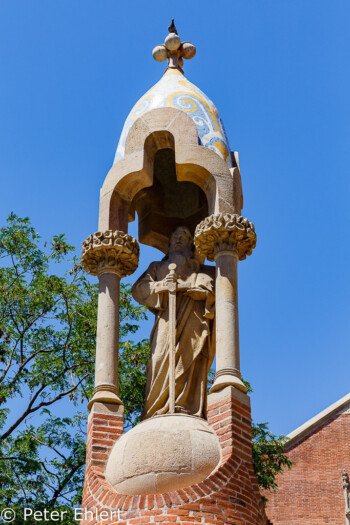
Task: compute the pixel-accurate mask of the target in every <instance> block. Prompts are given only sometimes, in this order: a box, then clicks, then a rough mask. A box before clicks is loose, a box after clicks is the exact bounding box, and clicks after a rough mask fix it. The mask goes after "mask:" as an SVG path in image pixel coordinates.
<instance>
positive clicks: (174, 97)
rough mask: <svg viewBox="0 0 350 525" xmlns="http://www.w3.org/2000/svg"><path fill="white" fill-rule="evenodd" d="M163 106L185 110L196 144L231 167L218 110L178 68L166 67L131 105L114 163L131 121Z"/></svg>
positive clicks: (123, 147) (225, 137)
mask: <svg viewBox="0 0 350 525" xmlns="http://www.w3.org/2000/svg"><path fill="white" fill-rule="evenodd" d="M163 107H171V108H175V109H180V110H181V111H184V112H185V113H187V115H188V116H189V117H191V118H192V120H193V121H194V123H195V124H196V126H197V130H198V142H199V144H200V145H201V146H205V147H206V148H209V149H211V150H213V151H215V153H217V154H218V155H220V157H222V158H223V159H224V160H225V161H226V162H227V164H228V165H229V167H232V161H231V153H230V146H229V143H228V139H227V136H226V132H225V129H224V125H223V123H222V120H221V117H220V115H219V112H218V110H217V109H216V107H215V105H214V104H213V102H212V101H211V100H210V99H209V98H208V97H207V96H206V95H205V94H204V93H203V91H201V90H200V89H199V88H198V87H196V86H195V85H194V84H192V82H190V81H189V80H187V78H186V77H185V76H184V74H183V72H182V71H181V70H180V69H179V68H168V69H167V70H166V71H165V73H164V75H163V76H162V78H161V79H160V80H159V82H157V84H155V85H154V86H153V87H152V88H151V89H150V90H149V91H147V93H145V94H144V95H143V96H142V97H141V98H140V100H139V101H138V102H137V103H136V104H135V106H134V107H133V108H132V110H131V112H130V113H129V116H128V117H127V119H126V121H125V124H124V127H123V131H122V134H121V136H120V140H119V144H118V148H117V152H116V155H115V159H114V163H116V162H117V161H118V160H119V159H121V158H123V157H124V149H125V140H126V137H127V134H128V132H129V130H130V128H131V126H132V125H133V123H134V122H135V121H136V120H137V119H138V118H139V117H141V116H142V115H144V114H145V113H147V112H148V111H151V110H153V109H156V108H163Z"/></svg>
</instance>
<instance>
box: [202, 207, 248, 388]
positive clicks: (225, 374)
mask: <svg viewBox="0 0 350 525" xmlns="http://www.w3.org/2000/svg"><path fill="white" fill-rule="evenodd" d="M195 245H196V249H197V253H198V255H199V256H200V257H202V258H207V259H208V260H209V261H215V262H216V283H215V288H216V291H215V305H216V306H215V319H216V374H215V381H214V384H213V386H212V387H211V390H210V392H216V391H217V390H221V389H222V388H224V387H225V386H229V385H232V386H234V387H236V388H238V389H239V390H242V391H243V392H246V391H247V389H246V387H245V386H244V384H243V382H242V380H241V372H240V359H239V323H238V291H237V284H238V283H237V263H238V261H239V260H242V259H245V258H246V256H247V255H250V254H251V253H252V251H253V249H254V248H255V245H256V234H255V229H254V225H253V224H252V223H251V222H249V221H248V219H244V218H243V217H241V216H240V215H236V214H229V213H227V214H223V213H220V214H217V215H210V217H207V218H206V219H204V221H202V222H201V223H200V224H199V225H198V226H197V228H196V232H195Z"/></svg>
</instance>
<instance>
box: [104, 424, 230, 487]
mask: <svg viewBox="0 0 350 525" xmlns="http://www.w3.org/2000/svg"><path fill="white" fill-rule="evenodd" d="M219 461H220V446H219V442H218V439H217V436H216V435H215V433H214V431H213V430H212V429H211V427H210V426H209V425H208V423H207V422H206V421H204V420H203V419H200V418H196V417H192V416H186V415H181V414H174V415H164V416H156V417H153V418H151V419H148V420H146V421H143V422H142V423H140V424H139V425H137V426H136V427H134V428H133V429H132V430H130V431H129V432H127V433H126V434H124V435H123V436H122V437H121V438H120V439H119V440H118V441H117V443H116V444H115V445H114V448H113V449H112V452H111V455H110V458H109V460H108V463H107V468H106V473H105V475H106V480H107V481H108V482H109V483H110V484H111V485H112V486H113V487H114V488H115V489H116V490H118V492H120V493H122V494H130V495H131V494H153V493H157V492H166V491H169V490H176V489H179V488H182V487H185V486H188V485H191V484H192V483H198V482H200V481H202V480H203V479H205V478H206V477H207V476H208V475H209V474H210V473H211V472H212V471H213V470H214V469H215V467H216V466H217V465H218V463H219Z"/></svg>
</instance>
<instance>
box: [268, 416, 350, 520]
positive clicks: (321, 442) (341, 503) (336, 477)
mask: <svg viewBox="0 0 350 525" xmlns="http://www.w3.org/2000/svg"><path fill="white" fill-rule="evenodd" d="M287 455H288V457H289V458H290V459H291V460H292V461H294V462H295V465H294V467H293V468H292V469H291V470H290V471H287V472H285V473H284V474H283V475H281V476H279V477H278V479H277V484H278V487H279V488H278V491H277V492H276V493H273V494H271V493H267V494H266V496H267V498H268V500H269V501H268V505H267V514H268V516H269V518H270V520H271V521H272V522H273V524H274V525H324V524H328V525H343V524H345V523H346V522H345V498H344V492H343V485H342V476H341V474H342V470H343V469H346V470H347V472H348V473H350V410H349V406H348V407H347V409H343V410H341V411H340V412H338V413H336V414H333V415H332V416H331V417H330V418H329V419H327V420H326V421H324V422H323V423H322V424H321V425H320V426H318V427H317V428H315V429H313V430H312V431H311V432H310V433H309V434H307V435H306V436H304V437H303V438H301V439H300V440H299V441H297V442H296V443H294V444H293V446H292V447H291V448H290V449H289V450H288V449H287Z"/></svg>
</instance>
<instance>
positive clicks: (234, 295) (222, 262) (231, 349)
mask: <svg viewBox="0 0 350 525" xmlns="http://www.w3.org/2000/svg"><path fill="white" fill-rule="evenodd" d="M215 261H216V291H215V295H216V299H215V303H216V314H215V317H216V375H215V382H214V384H213V386H212V388H211V392H215V391H216V390H219V389H221V388H223V387H224V386H227V385H233V386H235V387H236V388H238V389H239V390H242V391H243V392H246V391H247V390H246V388H245V386H244V384H243V383H242V381H241V374H240V362H239V321H238V290H237V263H238V255H237V253H236V252H235V251H233V250H232V251H226V250H225V251H218V252H217V253H216V257H215Z"/></svg>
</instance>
